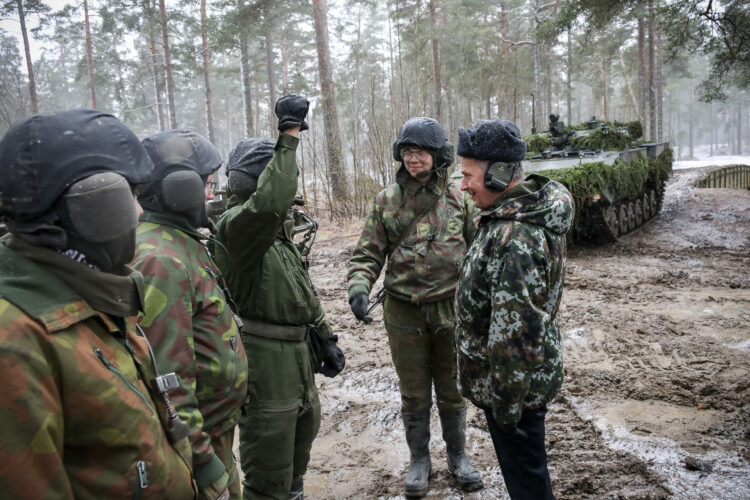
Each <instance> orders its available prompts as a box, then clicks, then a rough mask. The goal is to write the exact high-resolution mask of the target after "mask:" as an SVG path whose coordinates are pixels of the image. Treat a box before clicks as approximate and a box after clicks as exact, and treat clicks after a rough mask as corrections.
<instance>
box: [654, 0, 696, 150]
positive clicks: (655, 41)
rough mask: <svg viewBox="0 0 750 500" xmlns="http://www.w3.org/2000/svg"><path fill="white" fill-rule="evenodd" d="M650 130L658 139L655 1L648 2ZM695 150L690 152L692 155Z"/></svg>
mask: <svg viewBox="0 0 750 500" xmlns="http://www.w3.org/2000/svg"><path fill="white" fill-rule="evenodd" d="M648 14H649V17H648V130H649V138H650V139H651V140H652V141H655V140H656V86H655V84H654V76H655V74H656V67H655V55H656V37H655V36H654V22H655V21H654V16H655V15H656V13H655V12H654V1H653V0H649V3H648ZM692 155H693V152H692V151H691V152H690V156H691V157H692Z"/></svg>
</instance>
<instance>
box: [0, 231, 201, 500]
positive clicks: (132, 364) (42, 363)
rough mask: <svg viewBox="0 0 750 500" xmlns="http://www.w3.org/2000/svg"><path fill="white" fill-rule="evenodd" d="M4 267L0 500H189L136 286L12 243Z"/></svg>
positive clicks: (184, 462)
mask: <svg viewBox="0 0 750 500" xmlns="http://www.w3.org/2000/svg"><path fill="white" fill-rule="evenodd" d="M0 262H2V268H1V269H0V379H1V380H3V388H2V391H0V422H2V425H0V443H2V444H1V445H0V498H70V499H72V498H77V499H92V500H93V499H102V498H144V499H146V498H149V499H190V498H193V497H194V495H195V492H194V489H193V481H192V478H191V475H190V460H191V454H190V444H189V442H188V440H187V439H182V440H181V441H179V442H178V443H177V444H176V445H174V446H173V445H172V444H170V443H169V440H168V438H167V436H166V434H165V430H164V429H165V428H166V422H167V409H166V406H165V404H164V401H163V399H162V398H161V397H160V396H158V395H156V392H154V391H152V384H153V382H152V381H153V379H154V377H155V372H154V368H153V365H152V360H151V357H150V356H149V352H148V347H147V345H146V341H145V340H144V339H143V338H141V337H139V336H137V335H136V334H135V331H134V330H135V314H136V313H137V310H138V307H140V299H139V298H138V297H139V295H140V294H139V292H138V289H139V286H138V283H137V280H140V275H137V274H135V275H133V276H130V277H129V276H116V275H113V274H108V273H102V272H99V271H95V270H93V269H90V268H89V267H87V266H86V265H85V264H81V263H78V262H74V261H73V260H72V259H70V258H68V257H66V256H63V255H60V254H58V253H57V252H55V251H54V250H51V249H47V248H41V247H35V246H31V245H29V244H27V243H25V242H23V241H21V240H18V239H15V238H3V240H2V243H0ZM140 285H142V282H140ZM127 316H132V317H130V318H128V317H127ZM160 372H161V373H164V372H163V371H162V370H160Z"/></svg>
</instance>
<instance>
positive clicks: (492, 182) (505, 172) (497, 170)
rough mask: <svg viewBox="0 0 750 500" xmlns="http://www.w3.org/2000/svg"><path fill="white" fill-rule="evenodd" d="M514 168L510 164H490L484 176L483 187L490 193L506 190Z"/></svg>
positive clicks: (500, 162)
mask: <svg viewBox="0 0 750 500" xmlns="http://www.w3.org/2000/svg"><path fill="white" fill-rule="evenodd" d="M514 171H515V168H514V166H513V165H512V164H508V163H505V162H502V161H497V162H495V163H492V164H491V165H490V166H489V167H488V168H487V172H485V174H484V185H485V187H487V189H489V190H490V191H494V192H502V191H505V190H506V189H508V184H510V180H511V179H512V178H513V173H514Z"/></svg>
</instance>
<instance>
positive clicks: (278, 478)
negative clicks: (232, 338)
mask: <svg viewBox="0 0 750 500" xmlns="http://www.w3.org/2000/svg"><path fill="white" fill-rule="evenodd" d="M308 106H309V103H308V101H307V100H306V99H304V98H302V97H299V96H284V97H282V98H281V99H279V100H278V102H277V103H276V116H278V118H279V125H278V128H279V131H281V134H280V135H279V138H278V140H277V141H276V142H275V143H274V141H271V140H268V139H258V138H254V139H245V140H243V141H241V142H240V143H239V144H238V145H237V146H236V147H235V148H234V150H233V151H232V152H231V154H230V156H229V160H228V162H227V175H228V181H227V182H228V184H227V190H228V194H229V195H230V198H229V201H228V204H227V211H226V212H225V213H224V215H223V216H222V217H221V219H220V220H219V223H218V233H217V240H218V242H219V243H221V245H217V249H216V262H217V264H219V267H220V269H221V270H222V271H223V272H224V275H225V276H226V278H227V283H228V285H229V289H230V290H231V292H232V295H233V296H234V298H235V300H236V301H237V307H238V312H239V315H240V316H241V318H242V322H243V327H242V342H243V343H244V344H245V351H246V352H247V357H248V366H249V376H248V394H247V400H246V403H245V405H244V406H243V410H242V416H241V417H240V456H241V460H242V470H243V472H244V473H245V479H244V481H243V485H244V491H243V498H245V499H252V498H275V499H284V498H299V499H301V498H302V497H303V476H304V475H305V472H306V471H307V464H308V462H309V461H310V448H311V447H312V442H313V440H314V439H315V436H316V435H317V433H318V429H319V428H320V401H319V399H318V390H317V388H316V386H315V375H314V371H315V369H317V368H319V363H318V362H315V363H314V364H315V365H316V366H313V362H312V361H311V359H310V356H311V353H310V350H309V347H308V343H307V340H310V339H311V338H315V339H319V340H320V339H322V340H321V343H322V345H321V348H320V350H319V351H315V352H314V353H313V354H316V355H319V358H318V359H322V363H323V367H322V369H321V370H322V373H323V374H324V375H326V376H329V377H333V376H335V375H336V374H338V373H339V372H340V371H341V370H342V369H343V368H344V355H343V354H342V353H341V350H340V349H339V348H338V347H337V346H336V342H337V340H338V337H337V336H336V335H332V331H331V327H330V325H329V324H328V322H327V321H326V319H325V313H324V312H323V308H322V307H321V305H320V302H319V301H318V297H317V296H316V295H315V292H314V290H313V288H312V284H311V282H310V278H309V277H308V275H307V271H306V269H305V268H304V267H303V265H302V258H301V256H300V253H299V250H298V249H297V247H296V246H295V244H294V241H293V240H292V235H291V229H292V227H293V225H294V222H293V220H292V219H291V218H290V216H289V215H288V213H289V210H290V208H291V206H292V202H293V200H294V194H295V193H296V191H297V161H296V150H297V144H298V143H299V132H300V130H306V129H307V123H305V117H306V116H307V109H308Z"/></svg>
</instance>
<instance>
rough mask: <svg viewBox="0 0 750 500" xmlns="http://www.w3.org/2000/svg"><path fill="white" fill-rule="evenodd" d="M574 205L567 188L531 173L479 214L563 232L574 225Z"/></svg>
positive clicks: (559, 232)
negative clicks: (506, 194)
mask: <svg viewBox="0 0 750 500" xmlns="http://www.w3.org/2000/svg"><path fill="white" fill-rule="evenodd" d="M574 212H575V204H574V202H573V197H572V196H571V194H570V193H569V192H568V190H567V189H566V188H565V186H563V185H562V184H560V183H559V182H556V181H553V180H550V179H548V178H546V177H544V176H541V175H538V174H531V175H529V176H528V177H526V180H525V181H524V182H522V183H521V184H519V185H518V186H516V187H514V188H511V189H510V190H509V192H508V196H503V197H501V198H498V200H497V202H496V203H495V205H494V206H493V207H492V208H489V209H487V210H485V211H483V212H482V213H481V214H480V215H481V216H483V217H491V218H494V219H501V220H510V221H517V222H526V223H527V224H534V225H536V226H541V227H543V228H545V229H547V230H549V231H552V232H553V233H556V234H561V235H562V234H565V233H567V232H568V230H569V229H570V228H571V227H572V225H573V215H574Z"/></svg>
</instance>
